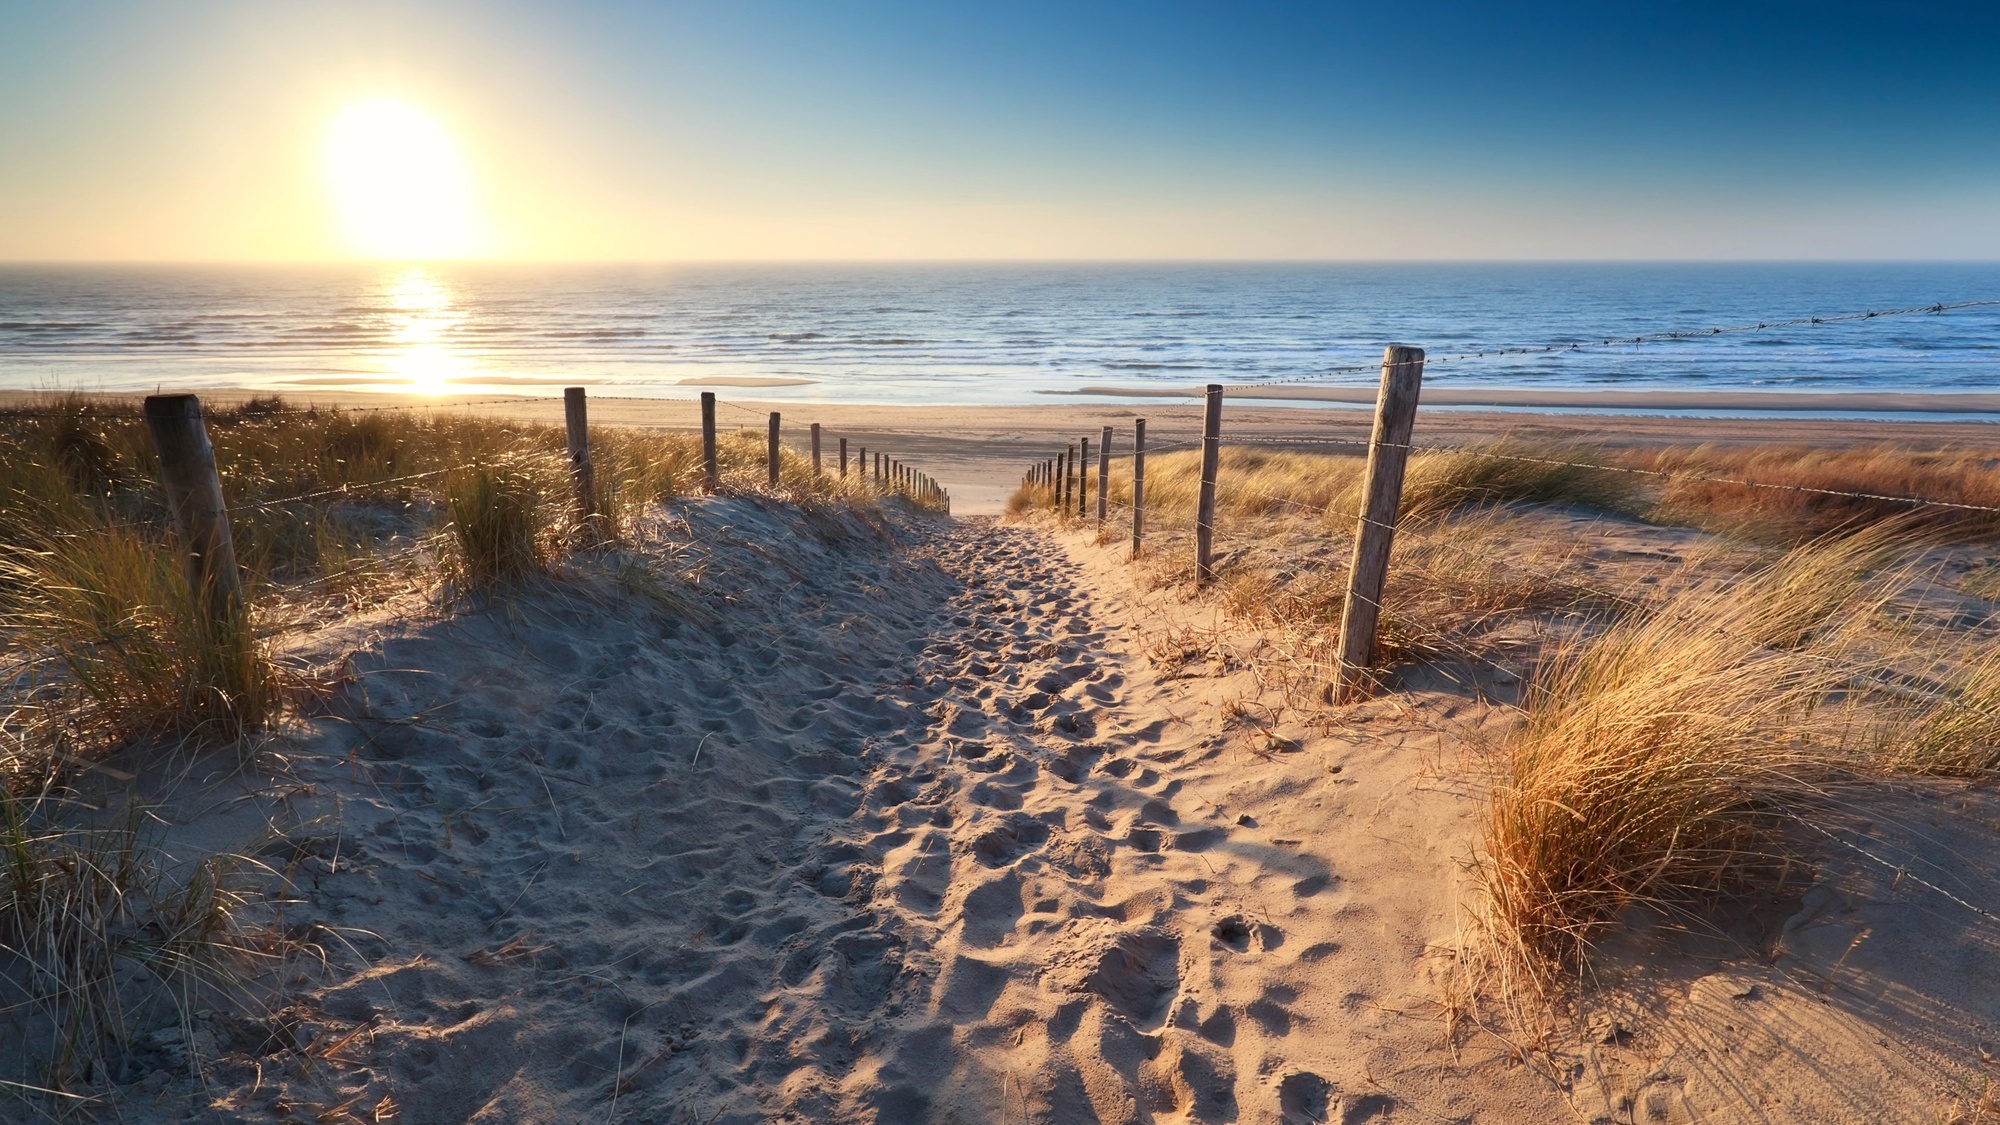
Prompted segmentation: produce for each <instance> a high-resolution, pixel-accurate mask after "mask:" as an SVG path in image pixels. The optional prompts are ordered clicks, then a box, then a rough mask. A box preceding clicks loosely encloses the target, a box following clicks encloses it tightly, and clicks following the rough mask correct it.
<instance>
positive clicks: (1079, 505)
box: [1076, 438, 1090, 519]
mask: <svg viewBox="0 0 2000 1125" xmlns="http://www.w3.org/2000/svg"><path fill="white" fill-rule="evenodd" d="M1089 505H1090V439H1089V438H1084V439H1083V455H1082V457H1081V458H1079V459H1078V461H1077V463H1076V518H1077V519H1082V518H1083V517H1084V515H1085V514H1086V510H1087V509H1088V507H1089Z"/></svg>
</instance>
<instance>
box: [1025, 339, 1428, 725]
mask: <svg viewBox="0 0 2000 1125" xmlns="http://www.w3.org/2000/svg"><path fill="white" fill-rule="evenodd" d="M1423 378H1424V350H1423V349H1422V348H1412V347H1405V346H1403V345H1400V344H1392V345H1390V346H1389V347H1388V349H1387V350H1385V351H1384V352H1383V354H1382V383H1381V387H1380V388H1379V390H1378V391H1377V392H1376V397H1375V426H1374V430H1373V432H1372V433H1371V435H1370V437H1369V440H1368V467H1367V469H1366V476H1365V481H1366V484H1365V486H1364V487H1365V491H1364V493H1363V498H1362V504H1361V511H1360V512H1359V513H1357V518H1356V526H1355V533H1354V554H1353V557H1352V559H1351V560H1350V562H1349V565H1348V577H1347V597H1346V598H1345V600H1344V603H1343V605H1342V607H1341V612H1340V642H1339V645H1338V646H1337V648H1336V654H1337V655H1336V658H1335V667H1334V682H1333V697H1334V699H1335V700H1336V701H1337V702H1348V701H1352V700H1354V699H1356V698H1358V697H1360V696H1361V695H1362V694H1363V693H1365V692H1366V691H1367V690H1368V688H1369V686H1370V685H1371V684H1372V682H1373V681H1372V678H1371V676H1370V673H1369V669H1370V668H1371V667H1373V665H1374V663H1375V648H1376V644H1375V639H1376V633H1377V630H1378V628H1379V627H1380V625H1381V619H1382V588H1383V586H1384V585H1385V584H1386V582H1387V579H1388V574H1389V550H1390V547H1391V546H1392V545H1393V544H1394V542H1395V536H1396V518H1397V515H1398V514H1399V512H1400V510H1401V508H1402V501H1403V470H1404V466H1405V465H1406V464H1407V463H1408V461H1409V453H1410V432H1411V429H1412V427H1413V426H1414V424H1415V422H1416V416H1417V397H1418V393H1419V391H1420V390H1421V389H1422V386H1423ZM1112 439H1113V433H1112V428H1111V427H1110V426H1106V427H1104V429H1103V431H1102V432H1101V433H1100V434H1099V435H1098V445H1097V524H1098V526H1099V527H1103V526H1104V525H1105V523H1106V520H1107V517H1108V514H1109V503H1110V490H1111V444H1112ZM1221 467H1222V385H1221V384H1219V383H1211V384H1209V385H1208V387H1207V388H1206V391H1205V392H1204V394H1203V409H1202V420H1201V489H1200V492H1199V493H1198V494H1197V497H1196V500H1195V517H1194V573H1195V585H1196V587H1197V588H1200V587H1205V586H1207V585H1209V584H1210V583H1211V582H1213V581H1215V490H1216V480H1217V477H1218V476H1219V475H1220V471H1221ZM1089 469H1090V439H1089V438H1083V439H1081V440H1080V441H1078V442H1077V443H1075V444H1072V445H1069V446H1067V447H1065V448H1064V449H1063V450H1062V451H1061V452H1059V453H1057V454H1056V455H1055V456H1053V457H1049V458H1044V459H1042V460H1040V461H1036V462H1035V463H1033V464H1032V465H1030V466H1029V467H1028V472H1027V473H1026V474H1025V475H1024V476H1023V477H1022V478H1021V483H1022V484H1023V485H1028V486H1032V487H1036V488H1046V489H1048V490H1049V493H1050V496H1051V498H1052V500H1053V502H1054V506H1055V509H1056V511H1058V512H1060V513H1062V514H1063V515H1064V516H1065V517H1067V516H1068V515H1069V513H1070V512H1071V511H1072V510H1074V511H1075V513H1076V515H1077V518H1079V519H1081V518H1085V517H1086V516H1087V515H1088V503H1089V500H1088V496H1089V479H1088V478H1089ZM1145 538H1146V421H1145V419H1143V418H1140V419H1135V420H1134V421H1133V423H1132V551H1131V557H1132V558H1134V559H1136V558H1138V557H1139V555H1140V552H1141V551H1142V550H1143V549H1144V545H1145Z"/></svg>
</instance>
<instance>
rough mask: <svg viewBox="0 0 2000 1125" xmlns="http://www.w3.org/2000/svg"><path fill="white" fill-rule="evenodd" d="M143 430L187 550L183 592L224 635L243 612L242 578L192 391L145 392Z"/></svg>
mask: <svg viewBox="0 0 2000 1125" xmlns="http://www.w3.org/2000/svg"><path fill="white" fill-rule="evenodd" d="M146 428H147V429H148V430H150V431H151V432H152V435H153V449H154V451H155V452H157V453H158V454H159V455H160V480H161V482H162V483H164V484H165V485H166V492H167V510H168V511H169V512H171V513H172V514H173V518H174V528H175V530H176V531H178V532H179V533H180V539H181V550H182V551H184V552H186V554H187V579H188V591H189V592H190V593H191V594H192V595H193V596H194V599H195V604H196V605H198V606H200V607H201V610H202V613H203V615H204V616H205V617H206V619H207V624H208V626H209V628H211V629H213V630H215V635H216V636H218V637H226V636H229V635H231V630H230V623H231V622H232V621H234V620H235V619H236V617H237V615H238V614H240V613H241V612H242V611H243V604H244V603H243V576H242V575H241V573H239V572H238V571H237V569H236V544H235V541H234V540H233V539H231V538H230V535H229V508H228V506H227V505H226V504H224V503H223V501H222V480H221V478H220V477H218V476H216V473H215V447H214V446H212V445H210V444H209V442H208V426H207V425H206V424H204V423H203V422H202V419H201V400H200V399H199V398H196V397H195V396H194V395H149V396H147V398H146Z"/></svg>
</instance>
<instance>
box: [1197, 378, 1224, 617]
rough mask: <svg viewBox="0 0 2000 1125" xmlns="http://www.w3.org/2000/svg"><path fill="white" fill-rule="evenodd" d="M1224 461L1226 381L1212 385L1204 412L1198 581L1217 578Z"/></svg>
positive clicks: (1198, 584)
mask: <svg viewBox="0 0 2000 1125" xmlns="http://www.w3.org/2000/svg"><path fill="white" fill-rule="evenodd" d="M1221 465H1222V384H1221V383H1210V384H1209V385H1208V402H1207V405H1206V408H1205V409H1204V410H1203V411H1202V415H1201V500H1200V503H1199V504H1197V505H1196V507H1195V512H1194V584H1195V588H1196V589H1200V588H1201V587H1203V586H1206V585H1208V584H1209V583H1210V582H1213V581H1215V474H1216V471H1217V470H1218V469H1219V468H1220V467H1221Z"/></svg>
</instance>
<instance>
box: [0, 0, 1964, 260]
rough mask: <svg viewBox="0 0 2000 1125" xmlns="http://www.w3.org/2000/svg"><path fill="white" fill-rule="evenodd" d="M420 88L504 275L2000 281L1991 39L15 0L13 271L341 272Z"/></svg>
mask: <svg viewBox="0 0 2000 1125" xmlns="http://www.w3.org/2000/svg"><path fill="white" fill-rule="evenodd" d="M384 95H386V96H392V97H396V98H400V99H405V100H407V101H409V102H411V103H412V104H416V105H419V106H422V107H424V109H425V110H426V111H427V112H430V113H433V114H435V115H436V116H437V118H438V119H439V120H440V121H442V122H443V123H444V125H445V127H446V128H447V129H448V130H449V131H450V132H451V134H452V135H453V136H454V137H456V138H458V139H459V143H460V146H461V147H462V149H463V151H464V154H465V159H466V161H467V163H468V164H469V166H470V167H471V170H472V174H473V177H474V181H475V182H476V184H477V185H478V190H479V195H480V200H479V205H480V207H481V209H482V215H483V216H484V218H485V220H486V222H487V224H488V226H489V227H490V228H491V230H492V231H493V239H492V245H491V252H492V253H494V254H496V255H499V256H508V257H527V258H570V257H578V258H642V259H643V258H668V259H671V258H690V257H692V258H738V257H747V258H791V257H798V258H828V257H831V258H902V257H914V258H955V257H971V258H1006V257H1030V258H1069V257H1077V258H1107V257H1108V258H1157V257H1165V258H1180V257H1193V258H1234V257H1244V258H1273V257H1291V258H1350V257H1359V258H1395V257H1421V258H1680V257H1691V258H1943V257H1971V258H1992V257H1996V256H2000V175H1996V173H2000V145H1996V144H1995V142H1996V141H2000V136H1996V133H2000V8H1994V7H1979V6H1973V5H1953V4H1944V5H1925V6H1890V5H1867V6H1863V5H1842V4H1812V5H1808V4H1792V3H1782V4H1780V3H1772V4H1759V5H1727V6H1725V5H1711V4H1588V5H1586V4H1536V5H1512V6H1502V5H1474V4H1465V3H1418V4H1403V5H1395V6H1391V5H1381V4H1365V5H1364V4H1321V5H1280V4H1273V5H1257V6H1250V5H1225V4H1220V3H1215V4H1192V3H1172V4H1160V3H1155V4H1128V3H1118V4H1076V3H1072V4H1044V3H1010V4H1005V5H977V6H975V5H954V4H936V3H901V2H898V3H843V4H805V3H757V2H748V3H731V4H722V3H714V4H675V3H653V4H639V3H587V2H572V3H566V4H554V3H547V4H539V3H538V4H529V3H506V2H489V3H440V2H423V0H404V2H399V3H373V2H366V0H364V2H358V3H355V2H349V3H338V4H333V3H312V2H293V3H285V4H268V3H249V2H214V0H210V2H177V0H163V2H156V3H149V4H113V3H94V2H83V3H19V2H15V0H0V258H14V259H24V258H26V259H46V258H168V259H190V258H192V259H201V258H221V259H231V258H319V257H328V256H339V254H340V253H341V251H340V249H339V247H338V246H337V245H335V243H334V241H333V236H332V235H331V234H330V232H329V227H328V219H327V211H328V207H327V201H326V199H325V191H324V186H323V184H322V183H321V180H322V179H323V177H322V176H321V175H320V173H319V171H318V169H317V167H316V165H315V163H314V161H315V156H314V154H315V153H316V151H317V147H316V146H317V145H318V143H319V138H320V137H321V135H322V134H323V133H324V130H325V128H326V122H327V120H328V119H329V118H330V117H331V116H332V115H333V114H335V113H337V112H338V110H339V108H340V106H341V105H342V104H343V102H345V101H349V100H352V99H355V98H361V97H369V96H384Z"/></svg>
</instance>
